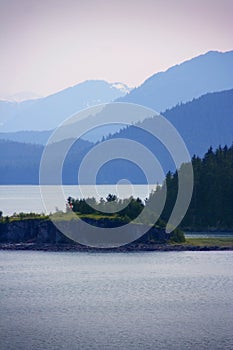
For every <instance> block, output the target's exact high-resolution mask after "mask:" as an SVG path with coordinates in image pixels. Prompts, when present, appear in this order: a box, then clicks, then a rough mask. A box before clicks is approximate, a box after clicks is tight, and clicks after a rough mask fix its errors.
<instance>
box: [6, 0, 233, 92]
mask: <svg viewBox="0 0 233 350" xmlns="http://www.w3.org/2000/svg"><path fill="white" fill-rule="evenodd" d="M232 33H233V1H232V0H220V1H219V0H195V1H192V0H153V1H152V0H143V1H141V0H140V1H139V0H134V1H131V0H124V1H122V0H116V1H115V0H114V1H112V0H81V1H80V0H40V1H38V0H36V1H35V0H0V43H1V52H0V76H1V79H0V96H3V95H10V94H15V93H17V92H21V91H30V92H34V93H36V94H39V95H43V96H45V95H48V94H51V93H53V92H56V91H58V90H61V89H64V88H66V87H68V86H72V85H75V84H77V83H79V82H81V81H84V80H87V79H104V80H107V81H109V82H115V81H120V82H124V83H126V84H128V85H129V86H137V85H139V84H141V83H142V82H143V81H144V80H145V79H146V78H147V77H149V76H150V75H152V74H154V73H156V72H158V71H161V70H165V69H167V68H169V67H170V66H172V65H174V64H177V63H180V62H182V61H184V60H187V59H189V58H192V57H194V56H197V55H199V54H201V53H205V52H207V51H209V50H218V51H229V50H231V49H232V48H233V39H232V38H233V37H232Z"/></svg>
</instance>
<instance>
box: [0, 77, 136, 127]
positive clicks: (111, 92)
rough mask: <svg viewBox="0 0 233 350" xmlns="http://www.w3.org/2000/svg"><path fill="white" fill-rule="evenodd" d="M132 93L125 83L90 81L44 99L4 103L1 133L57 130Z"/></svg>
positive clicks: (0, 111) (0, 112)
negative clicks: (69, 120) (89, 110)
mask: <svg viewBox="0 0 233 350" xmlns="http://www.w3.org/2000/svg"><path fill="white" fill-rule="evenodd" d="M129 91H130V89H129V88H128V87H127V86H126V85H125V84H123V83H113V84H110V83H107V82H106V81H103V80H88V81H85V82H83V83H80V84H77V85H75V86H73V87H69V88H67V89H65V90H62V91H60V92H57V93H55V94H53V95H50V96H47V97H44V98H40V99H33V100H28V101H23V102H9V101H0V125H1V128H0V130H1V132H17V131H31V130H34V131H35V130H36V131H42V130H50V129H54V128H56V127H57V126H58V125H59V124H60V123H61V122H63V121H64V120H65V119H67V118H68V117H70V116H71V115H73V114H74V113H77V112H78V111H80V110H83V109H85V108H87V107H91V106H94V105H98V104H102V103H107V102H111V101H114V100H115V99H117V98H119V97H121V96H124V95H125V94H126V93H127V92H129Z"/></svg>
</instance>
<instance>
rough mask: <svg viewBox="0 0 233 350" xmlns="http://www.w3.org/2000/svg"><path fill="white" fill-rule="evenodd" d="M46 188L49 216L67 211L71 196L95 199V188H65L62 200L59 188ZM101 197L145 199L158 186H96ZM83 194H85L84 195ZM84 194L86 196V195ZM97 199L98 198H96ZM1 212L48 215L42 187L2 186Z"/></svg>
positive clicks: (0, 193)
mask: <svg viewBox="0 0 233 350" xmlns="http://www.w3.org/2000/svg"><path fill="white" fill-rule="evenodd" d="M43 188H46V192H47V198H48V199H49V200H50V202H51V204H50V206H49V208H48V210H47V212H48V214H49V213H50V212H54V211H56V210H57V209H59V210H65V203H66V199H67V198H68V197H69V196H72V197H74V198H87V197H93V196H94V193H95V186H78V185H77V186H63V191H64V197H63V198H61V200H59V201H57V200H55V198H56V194H57V190H58V187H57V186H43ZM96 188H97V191H98V194H99V196H100V197H103V198H105V197H107V195H108V194H109V193H111V194H116V195H117V196H118V197H119V198H128V197H130V196H131V195H133V196H134V197H140V198H141V199H143V200H144V199H145V198H147V197H148V196H149V194H150V192H151V191H152V190H153V189H155V188H156V185H134V186H133V187H132V186H130V185H118V186H117V187H116V186H115V185H98V186H96ZM82 192H83V193H82ZM84 193H85V194H86V195H84ZM94 197H96V196H94ZM0 210H1V211H3V215H12V214H13V213H20V212H25V213H30V212H34V213H42V212H44V213H46V209H45V207H44V204H43V201H42V198H41V193H40V187H39V186H30V185H28V186H0Z"/></svg>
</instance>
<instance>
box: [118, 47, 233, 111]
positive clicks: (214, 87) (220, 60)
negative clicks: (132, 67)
mask: <svg viewBox="0 0 233 350" xmlns="http://www.w3.org/2000/svg"><path fill="white" fill-rule="evenodd" d="M232 88H233V51H228V52H218V51H209V52H207V53H206V54H203V55H200V56H198V57H195V58H192V59H191V60H188V61H185V62H183V63H181V64H179V65H176V66H173V67H171V68H169V69H168V70H167V71H165V72H159V73H156V74H154V75H152V76H151V77H150V78H149V79H147V80H146V81H145V82H144V83H143V84H142V85H140V86H139V87H137V88H135V89H133V90H132V91H130V92H129V93H128V94H127V95H126V96H124V97H122V98H119V99H118V101H120V102H130V103H137V104H140V105H143V106H146V107H149V108H152V109H154V110H155V111H157V112H164V111H165V110H166V109H168V108H172V107H174V106H176V105H177V104H179V103H184V102H188V101H191V100H192V99H193V98H197V97H200V96H202V95H204V94H206V93H208V92H217V91H223V90H229V89H232Z"/></svg>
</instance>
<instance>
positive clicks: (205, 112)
mask: <svg viewBox="0 0 233 350" xmlns="http://www.w3.org/2000/svg"><path fill="white" fill-rule="evenodd" d="M232 101H233V89H231V90H227V91H222V92H216V93H208V94H206V95H204V96H201V97H199V98H197V99H194V100H193V101H191V102H187V103H185V104H180V105H178V106H176V107H174V108H172V109H169V110H167V111H166V112H165V113H164V116H165V117H166V118H167V119H168V120H169V121H170V122H171V123H173V125H174V126H175V127H176V128H177V130H178V131H179V133H180V134H181V136H182V137H183V139H184V141H185V143H186V146H187V148H188V150H189V152H190V154H191V156H193V155H194V154H196V155H198V156H203V155H204V153H205V152H206V151H207V150H208V148H209V147H210V146H212V147H213V148H217V147H218V146H219V145H222V146H225V145H228V146H231V144H232V141H233V128H232V125H233V103H232ZM153 123H155V118H150V119H145V120H144V121H143V122H142V123H141V124H140V125H141V126H142V127H143V126H146V127H147V128H149V129H150V126H152V125H153ZM120 137H121V138H124V139H132V140H134V141H137V142H139V143H140V144H143V145H144V146H145V147H146V148H147V149H149V150H150V151H151V152H153V154H154V155H155V156H156V157H157V158H158V160H159V162H160V164H161V165H162V167H163V169H164V172H165V173H166V172H167V171H169V170H171V171H174V170H175V165H174V162H173V160H172V157H171V156H170V155H169V153H168V152H167V150H166V149H165V147H164V146H163V145H162V144H161V143H160V142H159V141H158V140H157V139H155V138H154V137H152V136H151V135H150V134H148V133H147V132H145V131H143V130H142V129H140V128H138V127H137V125H133V126H130V127H127V128H125V129H123V130H121V131H119V132H117V133H115V134H114V135H112V136H109V138H108V139H112V138H120ZM93 146H94V144H93V143H90V142H88V141H83V140H81V139H79V140H78V141H76V143H75V144H74V145H73V146H72V147H71V149H70V151H69V152H68V154H67V157H66V159H65V162H64V167H63V182H64V183H65V184H76V183H77V169H78V167H79V165H80V162H81V160H82V159H83V157H84V156H85V155H86V154H87V153H88V152H89V151H90V149H92V147H93ZM0 147H1V149H2V150H4V151H3V152H2V156H1V162H0V184H38V181H39V164H40V158H41V154H42V152H43V146H41V145H34V144H24V143H19V142H14V141H4V140H0ZM122 178H127V179H129V180H130V181H131V182H132V183H139V184H140V183H146V179H145V176H144V174H143V173H142V171H141V170H140V169H139V168H138V167H137V166H135V165H133V164H132V163H131V162H126V161H125V160H122V159H117V160H114V161H110V162H108V163H107V164H106V165H104V166H103V167H102V169H101V170H100V172H99V174H98V178H97V182H98V183H117V182H118V181H119V180H120V179H122ZM162 180H163V179H162V178H156V181H158V182H161V181H162Z"/></svg>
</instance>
